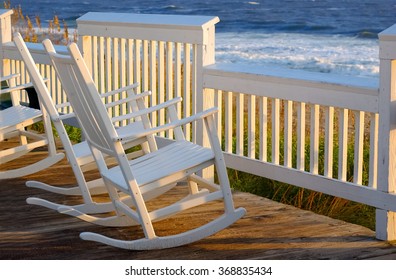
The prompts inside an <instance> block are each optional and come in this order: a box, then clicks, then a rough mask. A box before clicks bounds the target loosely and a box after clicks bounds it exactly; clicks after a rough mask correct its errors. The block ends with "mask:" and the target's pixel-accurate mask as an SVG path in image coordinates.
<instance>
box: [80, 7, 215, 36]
mask: <svg viewBox="0 0 396 280" xmlns="http://www.w3.org/2000/svg"><path fill="white" fill-rule="evenodd" d="M76 21H77V25H78V32H79V35H93V36H109V37H120V38H131V39H136V38H139V39H142V40H163V41H169V40H174V41H177V42H182V43H197V44H199V43H201V44H206V43H207V38H206V37H205V36H203V33H204V32H203V31H206V30H208V29H209V28H211V27H213V26H214V25H215V24H216V23H218V22H219V21H220V20H219V18H218V17H216V16H213V17H212V16H191V15H156V14H150V15H148V14H130V13H100V12H89V13H86V14H85V15H83V16H81V17H80V18H78V19H77V20H76Z"/></svg>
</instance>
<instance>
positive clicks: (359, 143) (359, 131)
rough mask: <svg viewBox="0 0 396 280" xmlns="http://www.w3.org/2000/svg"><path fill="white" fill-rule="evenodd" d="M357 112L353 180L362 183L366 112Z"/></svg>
mask: <svg viewBox="0 0 396 280" xmlns="http://www.w3.org/2000/svg"><path fill="white" fill-rule="evenodd" d="M354 113H355V145H354V146H355V147H354V151H355V152H354V160H353V162H354V169H353V182H354V183H355V184H359V185H361V184H362V177H363V170H362V169H363V140H364V139H363V137H364V112H362V111H359V112H354Z"/></svg>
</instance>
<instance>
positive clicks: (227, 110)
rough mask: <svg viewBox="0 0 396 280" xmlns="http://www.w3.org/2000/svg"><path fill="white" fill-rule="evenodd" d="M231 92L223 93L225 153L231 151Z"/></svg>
mask: <svg viewBox="0 0 396 280" xmlns="http://www.w3.org/2000/svg"><path fill="white" fill-rule="evenodd" d="M232 95H233V94H232V92H227V93H226V94H225V133H224V135H225V149H224V151H225V152H227V153H232V123H233V120H232V107H233V106H232V98H233V96H232Z"/></svg>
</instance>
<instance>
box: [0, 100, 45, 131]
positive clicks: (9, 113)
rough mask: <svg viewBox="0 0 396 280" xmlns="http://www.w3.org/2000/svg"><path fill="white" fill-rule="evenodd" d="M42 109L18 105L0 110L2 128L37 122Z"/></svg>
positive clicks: (0, 125) (0, 126)
mask: <svg viewBox="0 0 396 280" xmlns="http://www.w3.org/2000/svg"><path fill="white" fill-rule="evenodd" d="M41 116H42V113H41V111H40V110H37V109H33V108H29V107H26V106H22V105H18V106H12V107H9V108H7V109H5V110H2V111H0V129H1V130H3V129H6V128H8V127H14V126H16V125H18V124H21V123H23V126H26V125H29V124H32V123H35V122H36V121H37V119H39V118H41Z"/></svg>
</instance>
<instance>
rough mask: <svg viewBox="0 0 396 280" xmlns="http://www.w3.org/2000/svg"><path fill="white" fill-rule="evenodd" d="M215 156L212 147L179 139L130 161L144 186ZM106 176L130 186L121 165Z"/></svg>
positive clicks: (126, 188) (136, 177)
mask: <svg viewBox="0 0 396 280" xmlns="http://www.w3.org/2000/svg"><path fill="white" fill-rule="evenodd" d="M213 158H214V154H213V152H212V150H211V149H207V148H203V147H202V146H198V145H196V144H193V143H191V142H189V141H178V142H174V143H172V144H170V145H168V146H165V147H164V148H161V149H159V150H157V151H155V152H152V153H149V154H146V155H144V156H142V157H139V158H137V159H135V160H132V161H130V162H129V163H130V167H131V169H132V170H133V173H134V175H135V179H136V181H137V183H138V185H140V186H143V185H146V184H149V183H151V182H155V181H157V180H159V179H161V178H164V177H167V176H169V175H171V174H176V173H178V172H183V173H184V174H186V170H188V169H190V168H194V167H197V166H201V164H202V163H204V162H210V161H211V160H212V159H213ZM147 170H155V172H147ZM104 176H105V177H106V178H107V179H108V180H110V181H111V182H113V183H114V184H116V185H117V186H119V187H121V188H123V189H125V190H128V188H129V187H128V185H127V183H126V182H125V179H124V177H123V175H122V172H121V169H120V167H119V166H117V167H114V168H111V169H109V170H108V172H107V173H106V174H105V175H104ZM175 180H178V179H175Z"/></svg>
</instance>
